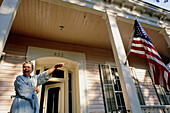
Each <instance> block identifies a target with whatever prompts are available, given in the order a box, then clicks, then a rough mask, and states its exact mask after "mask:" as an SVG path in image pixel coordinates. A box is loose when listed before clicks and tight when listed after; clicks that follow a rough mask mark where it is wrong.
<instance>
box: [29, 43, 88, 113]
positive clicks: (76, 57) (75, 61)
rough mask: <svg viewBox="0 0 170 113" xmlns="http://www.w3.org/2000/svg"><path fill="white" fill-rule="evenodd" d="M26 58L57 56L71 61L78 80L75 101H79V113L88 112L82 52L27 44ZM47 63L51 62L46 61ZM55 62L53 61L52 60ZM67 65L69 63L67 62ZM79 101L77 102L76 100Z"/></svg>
mask: <svg viewBox="0 0 170 113" xmlns="http://www.w3.org/2000/svg"><path fill="white" fill-rule="evenodd" d="M26 56H27V57H26V58H27V60H30V61H32V60H35V59H38V58H42V57H57V58H58V59H59V60H60V61H61V62H62V61H65V60H67V61H68V62H72V66H74V67H75V69H77V70H78V71H77V72H75V74H76V75H77V76H76V79H78V80H77V81H79V83H77V84H79V86H76V87H77V90H79V92H77V93H79V94H77V95H80V97H79V96H78V97H76V98H78V100H77V101H80V113H88V97H87V92H86V91H87V86H86V75H85V70H86V59H85V54H84V53H76V52H68V51H61V50H53V49H46V48H38V47H32V46H29V47H28V50H27V55H26ZM48 62H49V64H52V62H50V61H48ZM53 64H55V62H53ZM67 65H69V63H68V64H67ZM67 65H66V66H67ZM78 103H79V102H78Z"/></svg>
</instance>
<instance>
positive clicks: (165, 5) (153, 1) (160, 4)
mask: <svg viewBox="0 0 170 113" xmlns="http://www.w3.org/2000/svg"><path fill="white" fill-rule="evenodd" d="M142 1H145V2H148V3H151V4H153V5H156V6H158V7H161V8H164V9H167V10H169V11H170V0H168V2H166V3H164V0H160V2H156V0H142Z"/></svg>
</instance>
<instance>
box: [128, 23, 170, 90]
mask: <svg viewBox="0 0 170 113" xmlns="http://www.w3.org/2000/svg"><path fill="white" fill-rule="evenodd" d="M133 29H134V34H133V38H132V43H131V48H130V54H131V55H135V56H138V57H142V58H146V59H147V61H148V64H149V68H150V72H151V76H152V80H153V83H154V84H159V85H161V86H162V87H164V88H165V89H167V90H168V91H170V72H169V70H168V69H167V67H166V66H165V64H164V62H163V61H162V59H161V57H160V55H159V54H158V52H157V50H156V49H155V47H154V46H153V44H152V42H151V40H150V39H149V37H148V36H147V34H146V32H145V31H144V29H143V28H142V26H141V25H140V24H139V23H138V21H137V20H135V23H134V28H133Z"/></svg>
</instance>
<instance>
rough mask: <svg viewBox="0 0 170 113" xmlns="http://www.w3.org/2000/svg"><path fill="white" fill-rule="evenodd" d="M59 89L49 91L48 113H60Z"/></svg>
mask: <svg viewBox="0 0 170 113" xmlns="http://www.w3.org/2000/svg"><path fill="white" fill-rule="evenodd" d="M59 90H60V88H59V87H55V88H51V89H49V90H48V99H47V113H58V102H59Z"/></svg>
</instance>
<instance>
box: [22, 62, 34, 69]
mask: <svg viewBox="0 0 170 113" xmlns="http://www.w3.org/2000/svg"><path fill="white" fill-rule="evenodd" d="M25 64H31V67H32V70H33V69H34V65H33V63H32V62H31V61H26V62H24V63H23V64H22V67H24V65H25Z"/></svg>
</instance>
